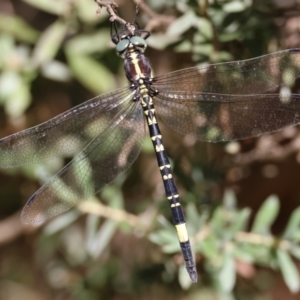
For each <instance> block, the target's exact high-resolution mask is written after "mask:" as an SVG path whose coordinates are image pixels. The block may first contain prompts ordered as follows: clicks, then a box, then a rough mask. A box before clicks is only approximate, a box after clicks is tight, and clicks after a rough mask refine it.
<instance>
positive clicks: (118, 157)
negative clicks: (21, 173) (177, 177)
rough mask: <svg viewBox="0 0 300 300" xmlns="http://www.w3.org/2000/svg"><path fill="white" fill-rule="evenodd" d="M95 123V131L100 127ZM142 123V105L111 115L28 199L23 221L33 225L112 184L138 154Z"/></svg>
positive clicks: (131, 105)
mask: <svg viewBox="0 0 300 300" xmlns="http://www.w3.org/2000/svg"><path fill="white" fill-rule="evenodd" d="M97 122H99V120H96V121H95V124H94V126H95V127H96V128H97V127H98V126H100V125H97ZM144 122H145V121H144V117H143V112H142V108H141V105H140V104H139V102H131V103H130V104H129V105H128V106H127V107H125V108H124V109H123V110H122V111H120V112H119V113H118V114H117V115H116V116H114V118H113V120H112V122H111V123H110V125H109V127H107V128H106V129H105V130H104V131H103V132H102V133H101V134H100V135H99V136H97V137H95V138H94V139H93V140H92V141H91V142H90V143H89V144H88V145H87V146H86V147H85V148H84V150H83V151H82V152H80V153H79V154H78V155H77V156H76V157H75V158H74V159H73V160H72V161H71V162H70V163H69V164H68V165H67V166H66V167H64V168H63V169H62V170H61V171H60V172H59V173H57V174H56V175H55V176H54V177H52V178H51V179H50V180H49V181H48V182H47V183H46V184H44V185H43V186H42V187H41V188H40V189H39V190H38V191H37V192H36V193H35V194H34V195H33V196H32V197H31V198H30V199H29V200H28V202H27V204H26V206H25V207H24V209H23V211H22V215H21V219H22V221H23V222H24V223H35V222H41V221H43V220H45V219H47V218H50V217H53V216H56V215H58V214H60V213H62V212H65V211H67V210H68V209H70V208H71V207H72V206H74V205H76V204H77V203H78V202H80V201H81V200H84V199H87V198H88V197H89V196H91V195H93V194H95V193H97V192H99V191H100V190H101V189H102V188H103V187H104V186H105V185H107V184H109V183H111V182H112V181H113V180H114V179H115V178H116V177H117V176H118V175H119V174H121V173H123V172H124V171H125V170H127V169H128V168H129V167H130V166H131V164H132V163H133V162H134V160H135V159H136V157H137V155H138V154H139V152H140V147H141V142H142V139H143V136H144V134H145V128H146V127H145V123H144ZM100 123H101V122H100Z"/></svg>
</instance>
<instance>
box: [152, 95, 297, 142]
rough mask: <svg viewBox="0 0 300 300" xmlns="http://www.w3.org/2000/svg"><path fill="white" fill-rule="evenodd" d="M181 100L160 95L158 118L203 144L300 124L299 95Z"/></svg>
mask: <svg viewBox="0 0 300 300" xmlns="http://www.w3.org/2000/svg"><path fill="white" fill-rule="evenodd" d="M177 96H178V98H180V95H179V94H177ZM181 96H182V99H172V100H170V98H169V97H166V98H164V97H163V94H159V96H158V97H155V107H156V111H157V114H158V115H159V116H160V117H161V118H162V119H163V121H165V123H166V124H167V125H169V126H170V127H171V128H173V129H174V130H175V131H177V132H179V133H182V134H184V135H191V136H193V137H195V138H197V139H199V140H202V141H210V142H220V141H231V140H237V139H243V138H246V137H251V136H259V135H261V134H263V133H268V132H274V131H277V130H280V129H282V128H283V127H285V126H292V125H296V124H298V123H300V95H296V94H291V95H286V96H283V95H280V94H262V95H224V94H223V95H220V94H205V93H198V94H193V98H192V97H191V98H188V97H187V96H186V95H185V94H184V93H183V94H182V95H181Z"/></svg>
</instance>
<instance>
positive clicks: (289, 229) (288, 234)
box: [283, 207, 300, 240]
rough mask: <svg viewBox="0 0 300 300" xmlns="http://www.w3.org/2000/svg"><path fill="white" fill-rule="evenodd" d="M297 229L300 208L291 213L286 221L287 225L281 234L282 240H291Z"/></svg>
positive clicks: (299, 221)
mask: <svg viewBox="0 0 300 300" xmlns="http://www.w3.org/2000/svg"><path fill="white" fill-rule="evenodd" d="M299 228H300V207H298V208H296V209H295V210H294V211H293V213H292V215H291V217H290V219H289V221H288V224H287V226H286V228H285V231H284V233H283V238H285V239H291V240H292V239H293V237H294V235H295V233H296V232H298V231H299Z"/></svg>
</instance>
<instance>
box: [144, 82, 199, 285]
mask: <svg viewBox="0 0 300 300" xmlns="http://www.w3.org/2000/svg"><path fill="white" fill-rule="evenodd" d="M141 90H142V92H141V94H142V97H141V99H140V101H141V105H142V107H143V111H144V115H145V117H146V120H147V124H148V127H149V132H150V138H151V140H152V144H153V147H154V149H155V153H156V158H157V163H158V167H159V170H160V173H161V177H162V179H163V183H164V187H165V193H166V196H167V199H168V202H169V205H170V209H171V214H172V219H173V223H174V225H175V227H176V232H177V236H178V240H179V244H180V248H181V251H182V254H183V257H184V260H185V264H186V268H187V271H188V273H189V275H190V278H191V280H192V281H193V282H196V281H197V271H196V266H195V263H194V259H193V254H192V250H191V245H190V241H189V236H188V232H187V229H186V221H185V217H184V213H183V210H182V207H181V204H180V199H179V194H178V190H177V187H176V184H175V181H174V178H173V175H172V169H171V164H170V161H169V159H168V156H167V153H166V151H165V149H164V146H163V141H162V135H161V132H160V129H159V126H158V124H157V120H156V116H155V108H154V105H153V99H152V97H150V96H149V95H147V94H146V90H147V87H146V86H145V85H144V84H141Z"/></svg>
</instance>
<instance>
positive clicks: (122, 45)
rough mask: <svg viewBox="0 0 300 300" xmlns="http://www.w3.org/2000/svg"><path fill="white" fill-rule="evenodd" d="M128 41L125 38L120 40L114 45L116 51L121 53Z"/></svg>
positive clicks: (126, 46)
mask: <svg viewBox="0 0 300 300" xmlns="http://www.w3.org/2000/svg"><path fill="white" fill-rule="evenodd" d="M129 43H130V42H129V40H127V39H124V40H122V41H120V42H119V43H118V44H117V46H116V51H117V53H119V54H122V53H123V52H124V51H125V50H126V49H127V48H128V45H129Z"/></svg>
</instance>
